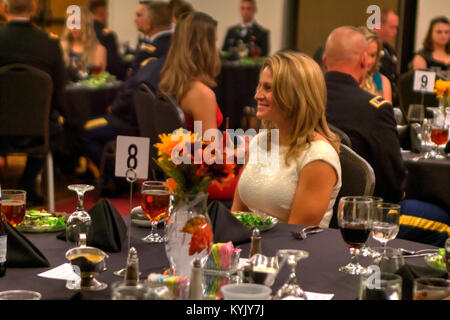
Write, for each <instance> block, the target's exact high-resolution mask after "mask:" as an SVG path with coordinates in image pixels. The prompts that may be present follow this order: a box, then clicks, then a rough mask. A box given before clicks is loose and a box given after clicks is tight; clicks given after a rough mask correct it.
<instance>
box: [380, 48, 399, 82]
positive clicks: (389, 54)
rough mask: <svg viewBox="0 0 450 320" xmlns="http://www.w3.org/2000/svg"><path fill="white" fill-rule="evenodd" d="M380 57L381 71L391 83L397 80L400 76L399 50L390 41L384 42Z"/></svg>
mask: <svg viewBox="0 0 450 320" xmlns="http://www.w3.org/2000/svg"><path fill="white" fill-rule="evenodd" d="M381 54H382V56H381V58H380V73H382V74H384V75H385V76H386V77H387V78H388V79H389V81H390V82H391V84H395V83H396V82H397V78H398V76H399V70H400V69H399V61H398V57H397V52H395V50H394V48H392V47H391V46H390V45H389V44H388V43H386V42H384V43H383V51H382V53H381Z"/></svg>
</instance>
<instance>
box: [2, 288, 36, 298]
mask: <svg viewBox="0 0 450 320" xmlns="http://www.w3.org/2000/svg"><path fill="white" fill-rule="evenodd" d="M0 300H41V294H40V293H39V292H36V291H28V290H10V291H3V292H0Z"/></svg>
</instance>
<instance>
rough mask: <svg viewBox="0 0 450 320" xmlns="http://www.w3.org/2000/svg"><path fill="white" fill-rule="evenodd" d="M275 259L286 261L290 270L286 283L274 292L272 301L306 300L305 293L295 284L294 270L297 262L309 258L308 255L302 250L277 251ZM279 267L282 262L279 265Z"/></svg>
mask: <svg viewBox="0 0 450 320" xmlns="http://www.w3.org/2000/svg"><path fill="white" fill-rule="evenodd" d="M277 257H278V258H279V259H280V260H281V261H286V262H287V264H288V266H289V267H290V268H291V274H290V275H289V279H288V280H287V281H286V283H285V284H284V285H283V286H282V287H281V288H280V289H279V290H278V291H277V292H276V294H275V296H274V299H276V300H283V299H291V298H292V299H302V300H307V297H306V293H305V292H304V291H303V289H302V288H300V286H299V285H298V283H297V275H296V273H295V269H296V267H297V263H298V261H300V260H301V259H305V258H308V257H309V253H308V252H307V251H303V250H290V249H284V250H278V252H277ZM279 264H280V265H281V264H282V262H280V263H279Z"/></svg>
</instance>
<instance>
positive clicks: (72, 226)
mask: <svg viewBox="0 0 450 320" xmlns="http://www.w3.org/2000/svg"><path fill="white" fill-rule="evenodd" d="M67 188H68V189H69V190H72V191H75V192H76V193H77V196H78V205H77V209H76V210H75V211H74V212H73V213H72V214H71V215H70V217H69V218H68V219H67V223H66V239H67V242H68V243H69V245H70V246H71V247H78V246H80V238H81V239H82V241H83V242H84V241H85V239H86V238H87V235H88V232H89V227H90V225H91V216H90V215H89V213H87V212H86V211H85V210H84V194H85V192H87V191H91V190H94V186H91V185H88V184H71V185H69V186H68V187H67ZM84 244H85V243H84Z"/></svg>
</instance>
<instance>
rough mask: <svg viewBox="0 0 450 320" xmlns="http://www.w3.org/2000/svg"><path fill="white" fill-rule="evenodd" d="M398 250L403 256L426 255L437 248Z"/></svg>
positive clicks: (434, 251)
mask: <svg viewBox="0 0 450 320" xmlns="http://www.w3.org/2000/svg"><path fill="white" fill-rule="evenodd" d="M399 250H400V251H401V252H402V253H403V255H404V258H408V257H411V258H413V257H421V256H426V255H429V254H432V253H436V252H437V249H422V250H417V251H414V250H407V249H403V248H400V249H399Z"/></svg>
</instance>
